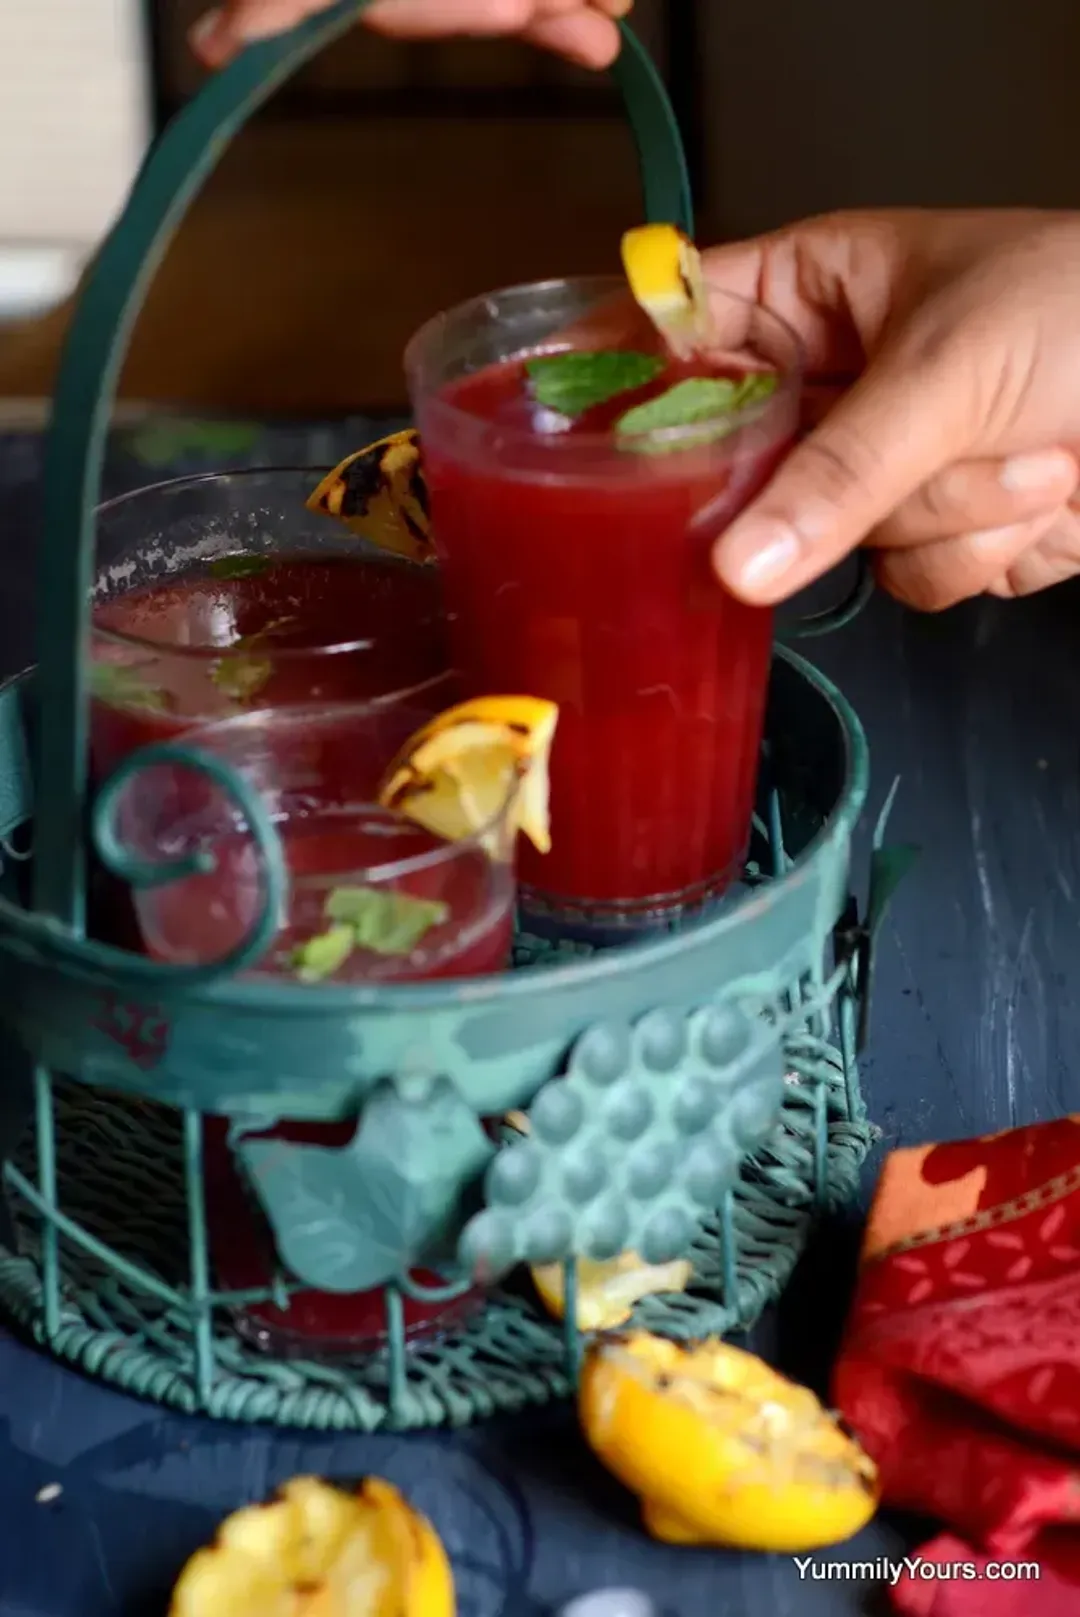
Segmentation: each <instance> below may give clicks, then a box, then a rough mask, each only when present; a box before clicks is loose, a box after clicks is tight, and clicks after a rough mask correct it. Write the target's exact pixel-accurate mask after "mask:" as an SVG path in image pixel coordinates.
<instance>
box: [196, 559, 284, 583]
mask: <svg viewBox="0 0 1080 1617" xmlns="http://www.w3.org/2000/svg"><path fill="white" fill-rule="evenodd" d="M272 565H273V562H272V561H271V558H270V557H269V556H219V557H218V559H217V561H212V562H211V563H210V576H211V578H257V577H258V576H259V574H260V573H265V572H267V571H268V570H269V569H270V567H271V566H272Z"/></svg>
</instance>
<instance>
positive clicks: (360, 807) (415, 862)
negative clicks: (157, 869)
mask: <svg viewBox="0 0 1080 1617" xmlns="http://www.w3.org/2000/svg"><path fill="white" fill-rule="evenodd" d="M449 677H450V676H448V675H445V674H440V675H437V676H436V677H435V678H434V679H431V680H428V681H427V682H426V684H425V685H421V686H416V687H415V688H414V689H415V690H416V691H422V690H425V689H427V688H428V686H431V685H435V684H438V683H439V682H440V681H442V680H444V679H447V678H449ZM411 694H413V692H405V693H402V695H395V696H390V697H380V698H377V699H376V700H375V701H372V702H347V703H341V704H339V705H338V706H336V707H329V708H328V707H326V706H324V705H322V704H312V705H310V706H301V707H278V708H264V709H262V710H261V711H258V712H254V713H237V714H233V715H232V716H231V717H230V718H227V719H219V720H217V721H216V722H215V723H212V724H203V725H199V726H198V728H196V729H192V730H187V731H185V732H184V734H183V735H182V736H181V737H180V738H179V740H178V745H179V746H181V747H186V748H190V749H191V750H192V751H194V752H199V751H203V752H209V753H211V754H212V755H213V756H214V757H219V758H223V759H224V761H225V762H226V763H227V764H229V765H230V767H231V768H232V769H234V770H235V771H236V773H237V774H238V775H240V776H241V778H244V771H243V769H242V768H241V767H240V766H238V765H237V763H236V762H235V761H234V760H233V759H232V758H230V757H229V755H228V752H226V751H220V752H219V751H217V750H216V749H214V748H213V747H212V746H211V747H207V746H206V745H205V740H206V739H209V740H213V738H215V737H216V736H218V735H220V734H221V733H222V732H228V733H229V734H230V735H231V734H232V733H233V732H235V731H238V730H244V729H248V728H253V727H255V726H261V727H262V728H270V726H271V724H272V725H273V726H274V727H277V726H278V725H280V724H282V723H288V724H293V723H296V724H301V723H302V724H303V725H304V727H305V729H306V730H307V732H308V734H311V733H312V731H313V730H315V729H317V728H318V727H319V726H322V727H323V728H325V727H328V726H330V725H338V724H341V723H348V722H349V720H350V718H358V717H360V716H361V715H363V714H365V713H371V712H372V711H373V710H375V709H378V708H383V707H387V706H390V705H392V704H393V703H395V702H397V701H400V700H402V699H403V697H404V696H405V695H411ZM403 750H404V748H399V750H398V754H397V755H395V756H399V755H400V753H401V751H403ZM393 762H394V759H393V758H391V759H390V760H389V762H388V764H387V770H389V768H390V767H391V766H392V764H393ZM178 763H179V766H180V767H181V768H182V767H184V765H183V762H182V761H181V760H178ZM155 767H157V766H155ZM160 767H163V768H165V767H176V766H175V765H174V766H168V765H164V764H163V765H161V766H160ZM187 767H189V768H190V767H191V766H190V765H189V766H187ZM137 779H138V777H137V776H135V777H133V782H132V784H134V781H135V780H137ZM521 785H522V782H521V777H520V776H518V775H515V776H514V779H513V780H512V781H511V783H510V785H509V787H508V788H507V792H506V796H505V797H504V798H503V800H502V802H501V803H500V804H499V807H498V808H497V809H496V810H495V812H494V813H493V814H492V815H491V817H490V819H488V820H486V821H485V822H484V824H483V825H481V826H478V827H477V828H476V829H475V830H474V831H471V832H470V833H469V835H468V836H467V837H460V838H459V839H458V840H457V841H454V842H449V841H444V842H442V843H441V844H440V845H439V846H438V847H435V848H430V849H429V850H428V851H427V852H426V853H417V854H410V855H407V856H406V857H404V858H400V859H388V860H386V861H384V862H383V863H382V864H374V865H373V864H367V865H361V866H358V867H357V868H356V869H355V870H351V871H350V872H349V874H348V876H347V877H345V878H344V879H345V880H355V879H356V878H358V877H362V876H365V875H378V876H379V877H380V878H381V879H383V880H386V879H394V878H397V877H399V876H403V875H412V874H414V873H416V872H419V871H422V870H433V869H437V868H439V867H440V866H441V865H444V864H449V863H450V862H451V861H452V860H454V859H455V858H457V857H459V856H460V855H462V854H467V853H471V852H479V853H481V854H483V856H484V858H485V859H486V860H487V861H488V863H489V864H490V863H493V862H494V859H493V855H492V854H491V852H490V851H489V849H488V848H487V847H486V846H485V843H486V841H487V840H488V839H489V838H490V837H491V836H492V835H493V834H496V833H498V832H500V831H501V830H502V829H503V827H504V826H505V825H506V822H507V819H508V818H509V815H510V812H511V810H512V809H513V807H514V804H515V803H516V802H517V799H518V797H519V795H520V792H521ZM218 790H219V791H221V792H222V795H226V796H227V795H228V794H227V793H225V792H224V788H222V787H219V788H218ZM260 795H265V793H264V792H262V789H261V788H260ZM370 814H382V815H389V816H391V817H392V818H393V819H396V820H398V821H400V822H401V823H402V824H403V825H411V826H412V827H413V828H414V829H416V830H418V831H423V830H424V827H423V826H420V825H417V823H416V822H415V821H413V820H408V819H406V817H405V816H404V815H400V814H398V813H397V812H396V810H394V809H390V808H386V807H385V805H383V804H381V803H362V804H357V805H356V806H355V807H351V808H349V809H346V810H344V811H342V812H341V815H340V818H341V820H342V821H343V822H348V821H350V820H354V819H356V818H357V817H359V816H361V815H370ZM289 818H290V816H289V815H287V814H286V815H285V816H283V817H280V818H279V819H276V820H275V822H274V824H275V829H276V828H277V826H278V824H279V823H281V819H283V820H284V822H285V823H287V822H288V819H289ZM430 834H431V835H434V834H435V833H434V832H432V833H430ZM248 835H249V837H251V831H250V827H249V828H248ZM251 840H252V842H253V844H254V845H255V846H256V847H257V846H258V844H257V843H256V842H255V839H254V838H253V837H252V838H251ZM305 879H306V880H309V881H311V882H317V881H322V880H324V878H322V877H318V876H313V877H310V878H305ZM331 879H332V878H330V877H329V876H328V877H326V878H325V880H327V881H329V880H331ZM290 883H291V879H290Z"/></svg>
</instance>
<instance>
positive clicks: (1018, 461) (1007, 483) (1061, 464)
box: [999, 449, 1075, 494]
mask: <svg viewBox="0 0 1080 1617" xmlns="http://www.w3.org/2000/svg"><path fill="white" fill-rule="evenodd" d="M1070 476H1073V477H1075V467H1074V465H1073V461H1072V456H1071V455H1066V454H1065V453H1064V451H1063V450H1060V449H1043V450H1039V451H1038V452H1037V453H1036V454H1032V455H1014V456H1013V457H1012V459H1011V460H1007V461H1006V462H1005V464H1004V466H1003V467H1002V468H1001V474H1000V478H999V481H1000V483H1001V486H1002V488H1004V489H1008V490H1009V492H1010V493H1011V494H1033V493H1037V491H1038V490H1039V489H1041V488H1054V487H1056V486H1057V485H1058V484H1060V483H1063V482H1064V481H1065V480H1066V478H1068V477H1070Z"/></svg>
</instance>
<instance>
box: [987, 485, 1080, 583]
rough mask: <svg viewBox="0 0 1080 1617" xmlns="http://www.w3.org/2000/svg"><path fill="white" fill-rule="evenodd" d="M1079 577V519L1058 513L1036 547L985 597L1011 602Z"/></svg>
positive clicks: (1072, 515) (1024, 554) (1027, 552)
mask: <svg viewBox="0 0 1080 1617" xmlns="http://www.w3.org/2000/svg"><path fill="white" fill-rule="evenodd" d="M1078 574H1080V517H1078V516H1077V513H1076V512H1075V511H1073V510H1071V509H1068V508H1066V509H1065V510H1064V511H1062V512H1060V513H1059V514H1058V516H1057V517H1056V519H1055V521H1054V522H1053V524H1052V526H1051V527H1050V528H1049V530H1048V531H1047V532H1046V533H1045V534H1043V536H1042V538H1041V539H1040V540H1039V541H1038V543H1037V544H1034V545H1032V546H1031V547H1030V548H1029V549H1027V550H1025V551H1023V552H1022V553H1021V554H1020V555H1019V556H1018V557H1017V558H1016V559H1015V561H1014V562H1013V564H1012V566H1011V567H1010V568H1009V569H1008V571H1007V572H1005V573H1003V574H1002V575H1001V577H1000V578H996V579H994V580H993V582H992V583H990V584H988V585H987V586H986V591H987V594H989V595H999V596H1001V597H1002V599H1004V600H1013V599H1015V598H1016V597H1017V596H1021V595H1035V594H1037V593H1038V591H1039V590H1045V589H1050V588H1051V586H1052V585H1054V584H1063V583H1064V582H1065V580H1066V579H1069V578H1075V577H1076V576H1077V575H1078Z"/></svg>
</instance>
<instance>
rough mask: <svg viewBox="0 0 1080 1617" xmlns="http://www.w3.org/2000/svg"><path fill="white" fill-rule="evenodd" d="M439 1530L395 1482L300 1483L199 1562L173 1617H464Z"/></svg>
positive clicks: (222, 1534) (252, 1510) (239, 1515)
mask: <svg viewBox="0 0 1080 1617" xmlns="http://www.w3.org/2000/svg"><path fill="white" fill-rule="evenodd" d="M454 1609H455V1605H454V1581H453V1575H452V1573H451V1571H450V1563H449V1561H448V1560H447V1558H446V1551H445V1550H444V1549H443V1547H442V1544H441V1543H440V1542H439V1539H438V1537H437V1535H436V1533H435V1530H434V1528H432V1526H431V1525H430V1523H429V1522H428V1521H426V1520H425V1518H424V1517H423V1516H420V1515H418V1514H417V1513H416V1511H414V1510H413V1509H412V1508H411V1507H410V1506H409V1505H408V1504H407V1503H406V1501H405V1500H404V1498H403V1497H402V1496H401V1494H400V1493H398V1491H397V1489H396V1488H394V1487H392V1486H391V1485H390V1483H388V1482H382V1481H380V1480H379V1479H378V1478H376V1477H369V1478H368V1479H367V1481H366V1482H364V1483H363V1484H362V1485H361V1487H360V1489H359V1490H358V1492H356V1493H345V1492H344V1491H343V1490H341V1489H339V1488H334V1487H331V1486H330V1485H329V1484H328V1483H325V1482H320V1481H319V1480H318V1478H316V1477H294V1478H293V1480H292V1481H291V1482H287V1483H286V1484H285V1486H284V1487H283V1488H282V1489H281V1492H280V1493H279V1494H278V1495H277V1497H276V1498H275V1499H272V1500H271V1501H270V1502H269V1503H268V1504H265V1505H250V1506H248V1507H247V1508H246V1509H244V1510H238V1511H236V1513H235V1514H234V1515H232V1516H229V1517H228V1518H227V1519H226V1520H225V1521H224V1522H223V1523H222V1525H221V1528H220V1529H219V1531H218V1535H217V1538H216V1539H215V1540H214V1543H213V1544H211V1545H209V1546H208V1547H207V1548H206V1549H202V1550H199V1551H198V1552H197V1553H196V1554H195V1555H193V1556H192V1558H191V1560H190V1561H189V1562H188V1564H187V1566H186V1567H185V1568H184V1570H183V1572H182V1573H181V1574H180V1578H179V1581H178V1582H177V1585H176V1588H175V1590H174V1591H173V1597H172V1603H171V1605H170V1607H169V1617H454Z"/></svg>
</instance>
